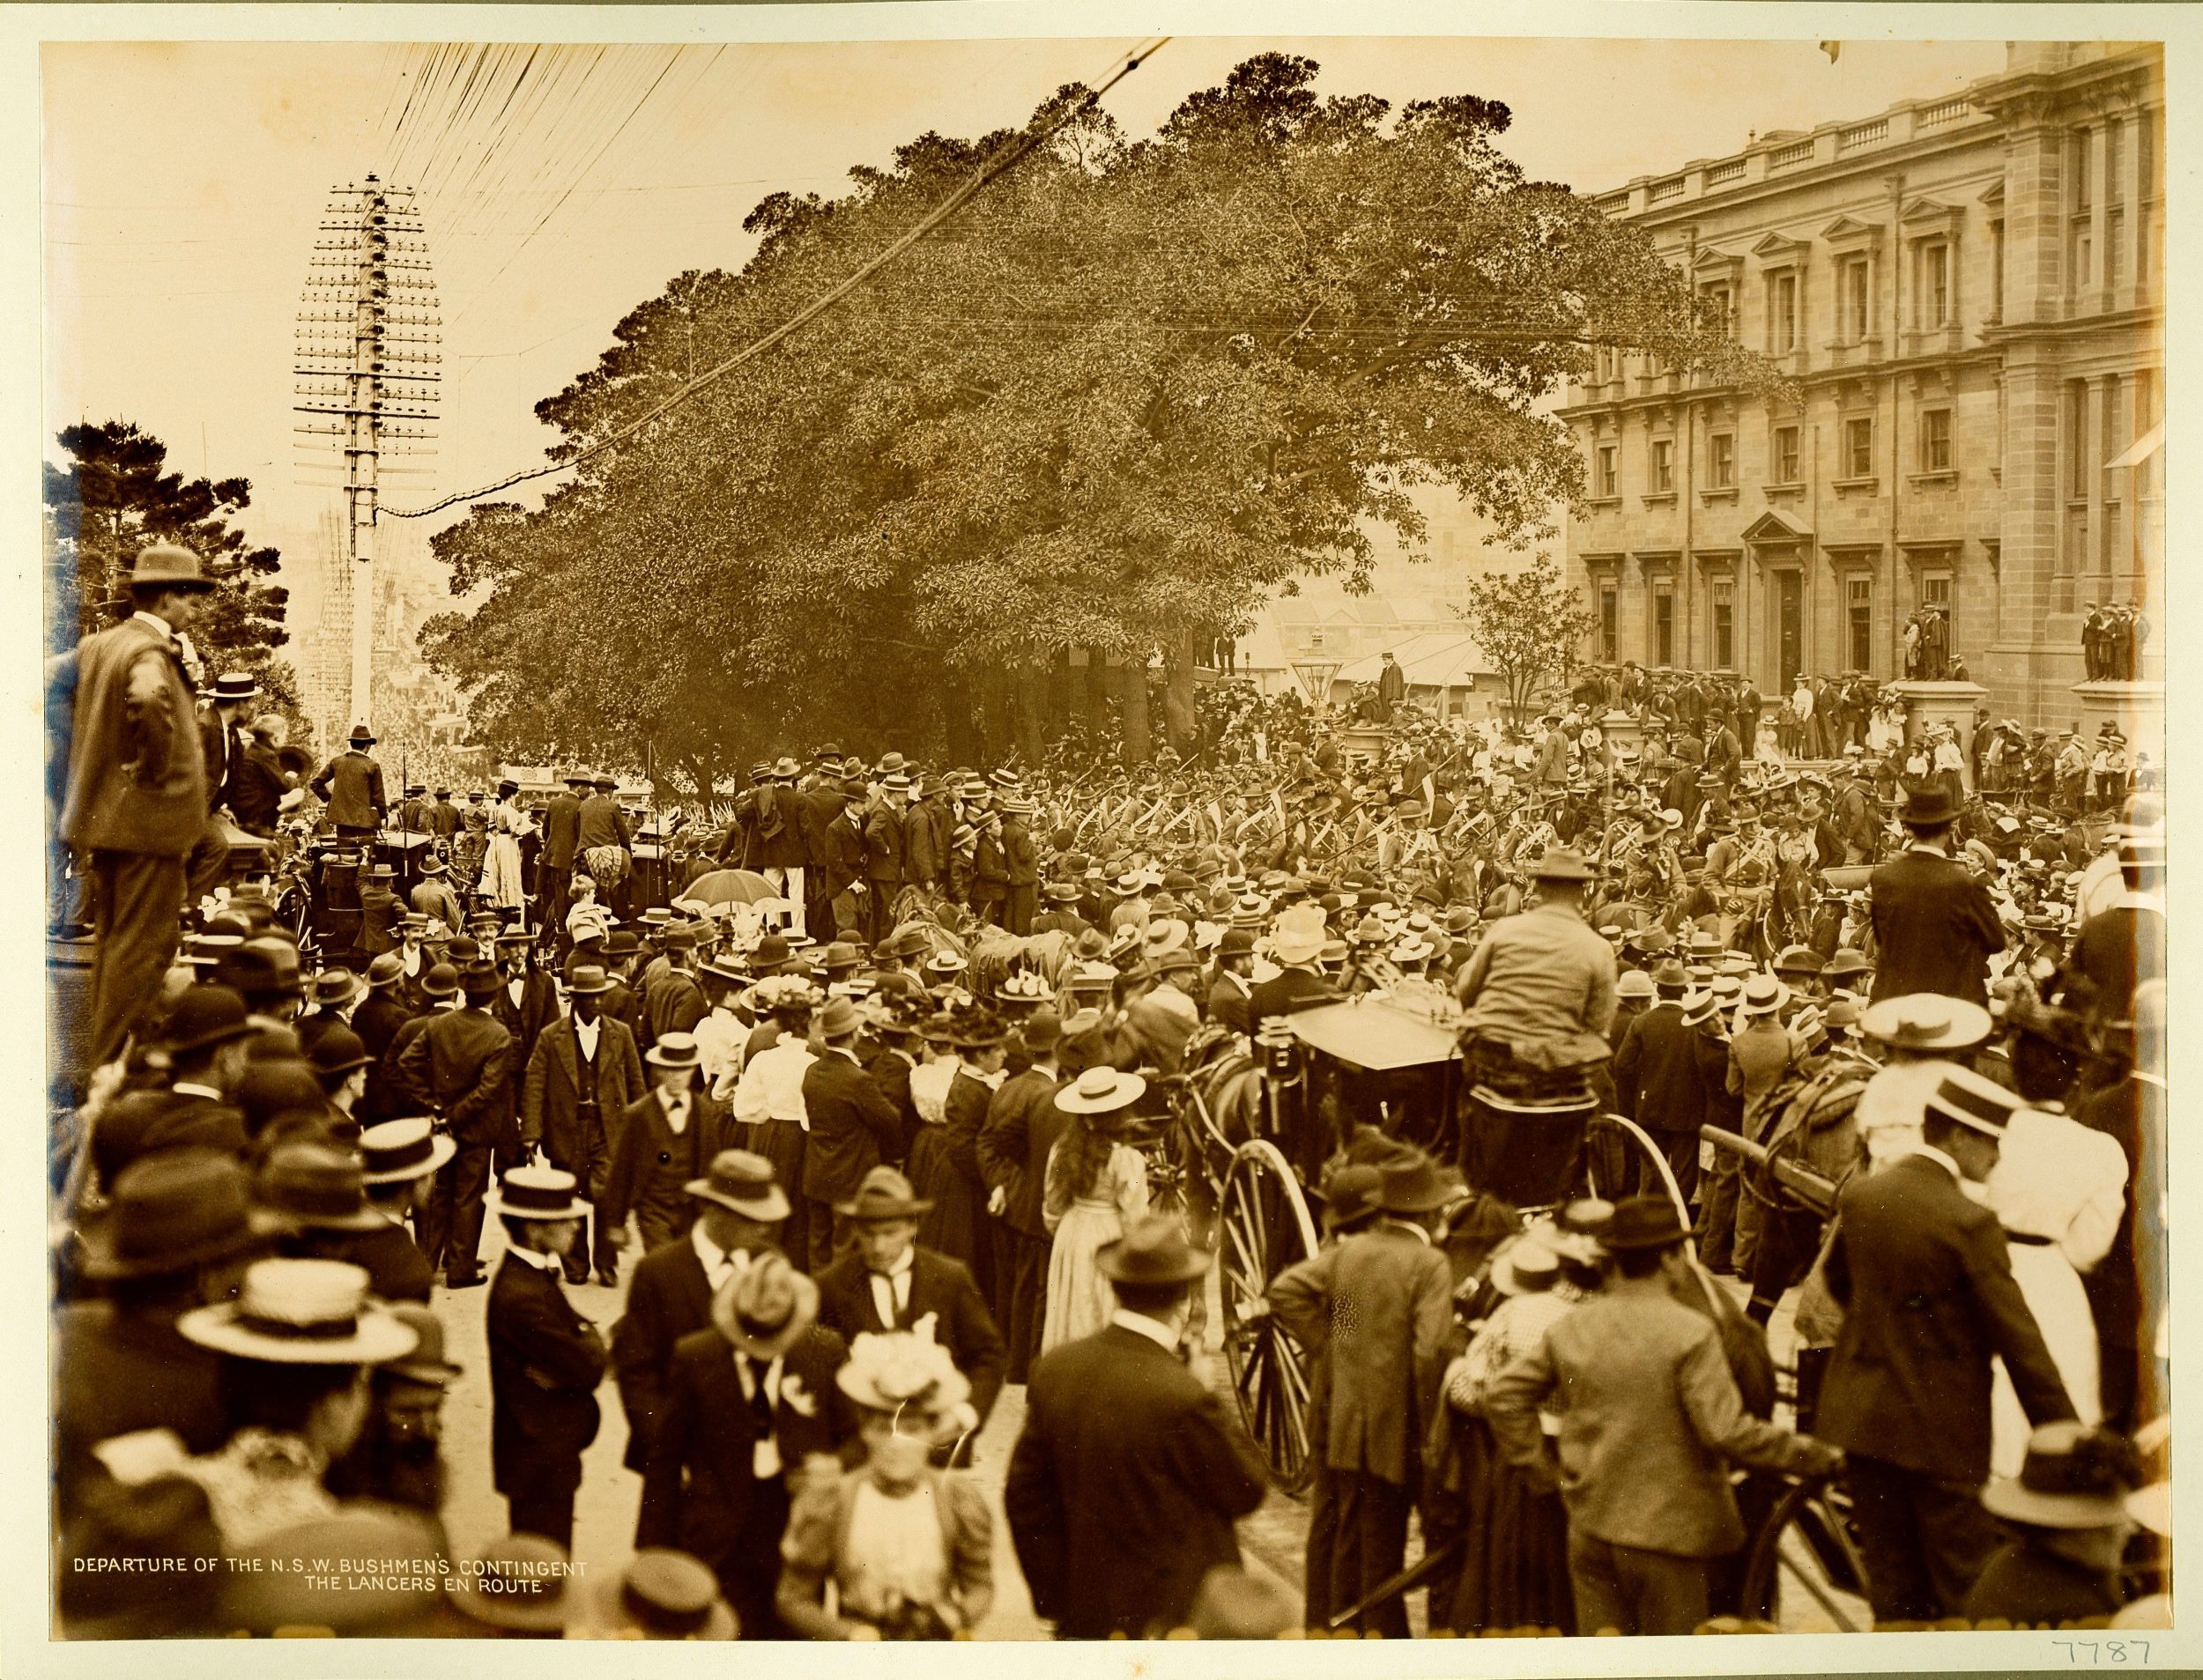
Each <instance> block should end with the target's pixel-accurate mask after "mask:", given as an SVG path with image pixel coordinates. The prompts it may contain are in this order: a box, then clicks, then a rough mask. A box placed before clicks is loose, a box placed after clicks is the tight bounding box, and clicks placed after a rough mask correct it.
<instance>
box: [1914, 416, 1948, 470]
mask: <svg viewBox="0 0 2203 1680" xmlns="http://www.w3.org/2000/svg"><path fill="white" fill-rule="evenodd" d="M1920 470H1921V471H1922V472H1948V471H1949V470H1951V411H1949V410H1948V409H1923V410H1921V411H1920Z"/></svg>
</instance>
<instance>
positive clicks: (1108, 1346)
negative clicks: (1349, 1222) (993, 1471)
mask: <svg viewBox="0 0 2203 1680" xmlns="http://www.w3.org/2000/svg"><path fill="white" fill-rule="evenodd" d="M1095 1263H1096V1264H1097V1265H1098V1266H1099V1267H1100V1269H1101V1270H1102V1274H1103V1276H1105V1277H1108V1278H1109V1282H1110V1284H1111V1286H1112V1287H1113V1288H1114V1289H1115V1291H1116V1301H1117V1307H1116V1314H1115V1316H1114V1317H1113V1318H1112V1320H1111V1321H1110V1322H1109V1326H1108V1327H1107V1328H1104V1329H1102V1330H1100V1331H1097V1332H1096V1333H1095V1334H1094V1335H1092V1336H1084V1337H1081V1338H1080V1339H1079V1340H1078V1341H1075V1342H1070V1343H1065V1344H1064V1345H1063V1346H1062V1347H1059V1348H1056V1349H1053V1350H1052V1351H1050V1352H1048V1353H1046V1354H1043V1355H1042V1357H1041V1358H1039V1359H1037V1360H1035V1362H1034V1365H1033V1371H1032V1380H1031V1382H1030V1383H1029V1384H1028V1385H1027V1389H1026V1406H1025V1426H1024V1428H1023V1430H1022V1431H1021V1432H1020V1434H1019V1436H1018V1441H1017V1446H1016V1447H1015V1448H1014V1449H1013V1450H1012V1454H1011V1457H1010V1468H1009V1473H1008V1477H1007V1480H1006V1481H1005V1485H1004V1487H1003V1493H1002V1500H1003V1508H1004V1511H1005V1513H1006V1514H1007V1516H1008V1518H1009V1525H1010V1537H1011V1539H1012V1542H1013V1543H1015V1545H1016V1548H1017V1556H1018V1563H1019V1565H1020V1567H1021V1568H1022V1569H1023V1571H1024V1573H1025V1580H1026V1585H1027V1587H1028V1588H1029V1589H1030V1591H1031V1593H1032V1598H1033V1609H1034V1611H1035V1614H1037V1615H1039V1616H1040V1617H1042V1618H1043V1619H1045V1620H1048V1621H1051V1622H1053V1623H1054V1624H1056V1636H1057V1638H1058V1639H1107V1638H1109V1636H1110V1635H1111V1634H1116V1633H1121V1634H1124V1636H1126V1637H1127V1638H1131V1639H1145V1638H1153V1637H1155V1636H1156V1635H1158V1634H1160V1633H1166V1632H1170V1631H1171V1630H1173V1629H1175V1628H1176V1627H1179V1626H1181V1625H1182V1624H1184V1622H1185V1620H1186V1618H1187V1617H1188V1615H1189V1614H1190V1613H1191V1609H1192V1606H1193V1602H1194V1600H1195V1598H1196V1597H1197V1596H1198V1594H1199V1591H1200V1586H1201V1582H1202V1580H1203V1579H1204V1578H1205V1577H1206V1575H1207V1574H1208V1573H1209V1571H1210V1570H1212V1569H1214V1568H1216V1567H1218V1566H1220V1565H1224V1566H1235V1565H1238V1564H1239V1563H1240V1561H1241V1559H1240V1555H1239V1539H1238V1535H1237V1532H1236V1531H1235V1528H1234V1527H1233V1524H1234V1523H1235V1521H1237V1520H1238V1519H1239V1518H1241V1517H1243V1516H1245V1515H1247V1514H1248V1513H1250V1512H1251V1511H1253V1510H1254V1509H1255V1507H1256V1506H1259V1505H1260V1504H1261V1503H1262V1500H1263V1496H1264V1494H1265V1492H1267V1491H1268V1489H1269V1472H1268V1469H1267V1467H1266V1466H1265V1464H1264V1462H1263V1460H1262V1454H1261V1453H1260V1452H1259V1451H1258V1450H1257V1448H1256V1447H1255V1444H1254V1443H1253V1442H1252V1441H1251V1440H1250V1439H1248V1437H1247V1433H1246V1431H1245V1430H1243V1429H1242V1427H1241V1426H1240V1424H1239V1420H1238V1418H1237V1417H1234V1416H1233V1415H1232V1414H1231V1412H1230V1410H1228V1408H1227V1406H1226V1405H1225V1403H1224V1402H1223V1400H1222V1399H1221V1398H1220V1396H1219V1395H1216V1394H1214V1393H1213V1392H1211V1391H1210V1389H1209V1388H1207V1387H1206V1386H1205V1385H1204V1384H1203V1383H1202V1381H1201V1380H1200V1379H1199V1378H1198V1377H1197V1376H1195V1375H1194V1374H1193V1373H1192V1372H1191V1371H1190V1370H1188V1369H1187V1368H1186V1366H1185V1365H1183V1364H1182V1363H1181V1362H1180V1360H1179V1358H1178V1356H1177V1348H1178V1343H1179V1338H1180V1337H1181V1336H1182V1335H1183V1331H1184V1328H1185V1321H1186V1315H1187V1313H1188V1311H1189V1310H1190V1303H1189V1297H1190V1295H1191V1291H1192V1289H1193V1287H1194V1285H1195V1284H1196V1282H1197V1280H1198V1279H1199V1278H1200V1277H1201V1276H1202V1274H1203V1273H1204V1272H1205V1271H1206V1270H1207V1269H1208V1264H1209V1262H1208V1256H1207V1255H1205V1254H1201V1253H1198V1251H1196V1250H1195V1249H1194V1248H1193V1247H1191V1245H1190V1244H1188V1243H1187V1241H1186V1240H1185V1233H1184V1231H1183V1228H1182V1226H1181V1224H1180V1222H1179V1221H1178V1220H1177V1219H1176V1218H1173V1217H1168V1216H1167V1215H1156V1216H1154V1217H1150V1218H1147V1219H1145V1220H1141V1221H1139V1222H1138V1223H1137V1224H1135V1225H1133V1226H1132V1227H1131V1229H1130V1230H1128V1231H1127V1232H1125V1233H1124V1236H1123V1237H1121V1238H1119V1239H1118V1240H1116V1241H1115V1242H1112V1243H1109V1244H1106V1245H1105V1246H1104V1247H1102V1250H1101V1252H1100V1253H1099V1254H1098V1255H1097V1256H1096V1258H1095ZM1166 1443H1167V1446H1166V1445H1164V1444H1166Z"/></svg>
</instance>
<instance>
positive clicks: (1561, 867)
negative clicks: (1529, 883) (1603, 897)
mask: <svg viewBox="0 0 2203 1680" xmlns="http://www.w3.org/2000/svg"><path fill="white" fill-rule="evenodd" d="M1591 875H1592V871H1591V865H1590V864H1588V863H1586V862H1584V855H1583V853H1581V852H1579V851H1577V850H1576V848H1575V847H1572V846H1550V847H1547V848H1546V853H1545V855H1544V856H1543V857H1541V858H1539V860H1538V861H1537V862H1534V863H1532V865H1531V866H1530V878H1531V879H1532V880H1533V881H1588V880H1590V879H1591Z"/></svg>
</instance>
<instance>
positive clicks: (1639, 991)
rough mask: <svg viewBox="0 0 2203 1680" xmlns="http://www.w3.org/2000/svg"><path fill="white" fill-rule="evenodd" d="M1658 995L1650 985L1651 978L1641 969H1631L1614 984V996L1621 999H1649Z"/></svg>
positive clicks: (1653, 986) (1655, 989)
mask: <svg viewBox="0 0 2203 1680" xmlns="http://www.w3.org/2000/svg"><path fill="white" fill-rule="evenodd" d="M1614 995H1615V996H1616V997H1623V998H1636V999H1641V1000H1642V999H1649V998H1654V997H1658V995H1660V993H1659V988H1658V987H1657V986H1655V985H1654V984H1653V983H1652V976H1651V975H1650V974H1648V973H1645V972H1644V970H1643V969H1642V968H1632V969H1631V970H1629V971H1628V973H1625V974H1623V975H1622V976H1621V979H1620V980H1618V981H1615V982H1614Z"/></svg>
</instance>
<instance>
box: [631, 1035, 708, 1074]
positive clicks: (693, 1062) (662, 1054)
mask: <svg viewBox="0 0 2203 1680" xmlns="http://www.w3.org/2000/svg"><path fill="white" fill-rule="evenodd" d="M642 1059H643V1060H644V1061H645V1062H649V1064H650V1065H651V1066H652V1067H654V1068H691V1069H694V1068H701V1067H702V1066H703V1065H704V1053H703V1051H702V1049H701V1047H699V1046H698V1044H697V1042H696V1035H695V1034H694V1032H668V1033H665V1034H664V1035H662V1036H661V1037H660V1038H659V1040H658V1041H657V1042H656V1044H654V1045H652V1046H651V1047H649V1049H648V1050H645V1051H644V1052H643V1053H642Z"/></svg>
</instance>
